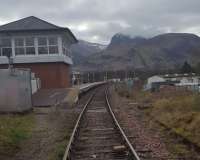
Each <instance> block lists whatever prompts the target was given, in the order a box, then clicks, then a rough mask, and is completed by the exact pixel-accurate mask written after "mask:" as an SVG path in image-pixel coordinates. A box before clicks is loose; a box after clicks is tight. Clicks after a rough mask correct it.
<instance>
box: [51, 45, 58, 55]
mask: <svg viewBox="0 0 200 160" xmlns="http://www.w3.org/2000/svg"><path fill="white" fill-rule="evenodd" d="M49 54H58V46H49Z"/></svg>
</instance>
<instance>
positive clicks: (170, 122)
mask: <svg viewBox="0 0 200 160" xmlns="http://www.w3.org/2000/svg"><path fill="white" fill-rule="evenodd" d="M153 106H154V107H153V108H152V109H151V110H150V114H151V116H153V117H154V118H155V119H157V120H159V121H160V122H162V123H163V124H165V125H167V126H168V127H170V128H172V129H173V130H174V131H175V132H176V133H178V134H180V135H182V136H183V137H185V138H187V139H189V140H190V141H192V142H194V143H196V144H197V145H199V146H200V137H199V135H200V128H199V124H200V95H196V94H193V95H190V96H178V97H174V98H168V99H166V98H164V99H159V100H157V101H155V102H154V105H153Z"/></svg>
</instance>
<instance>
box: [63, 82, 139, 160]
mask: <svg viewBox="0 0 200 160" xmlns="http://www.w3.org/2000/svg"><path fill="white" fill-rule="evenodd" d="M90 159H91V160H92V159H93V160H94V159H96V160H117V159H118V160H140V158H139V157H138V155H137V153H136V152H135V150H134V149H133V147H132V145H131V144H130V142H129V140H128V138H127V137H126V135H125V134H124V132H123V130H122V129H121V127H120V125H119V123H118V121H117V119H116V117H115V115H114V113H113V111H112V109H111V107H110V104H109V100H108V96H107V93H106V90H105V86H102V87H99V88H97V89H96V92H94V93H93V94H92V95H91V96H90V98H89V99H88V101H87V103H86V105H85V106H84V108H83V110H82V112H81V113H80V115H79V117H78V120H77V122H76V125H75V127H74V130H73V133H72V135H71V138H70V140H69V143H68V146H67V149H66V152H65V154H64V157H63V160H90Z"/></svg>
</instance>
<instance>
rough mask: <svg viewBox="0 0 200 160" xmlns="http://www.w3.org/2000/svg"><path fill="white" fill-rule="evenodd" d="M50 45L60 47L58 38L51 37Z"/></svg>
mask: <svg viewBox="0 0 200 160" xmlns="http://www.w3.org/2000/svg"><path fill="white" fill-rule="evenodd" d="M48 39H49V45H58V41H57V37H49V38H48Z"/></svg>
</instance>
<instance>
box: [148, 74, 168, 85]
mask: <svg viewBox="0 0 200 160" xmlns="http://www.w3.org/2000/svg"><path fill="white" fill-rule="evenodd" d="M165 81H166V80H165V79H164V78H162V77H160V76H153V77H150V78H148V80H147V84H151V83H154V82H165Z"/></svg>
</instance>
